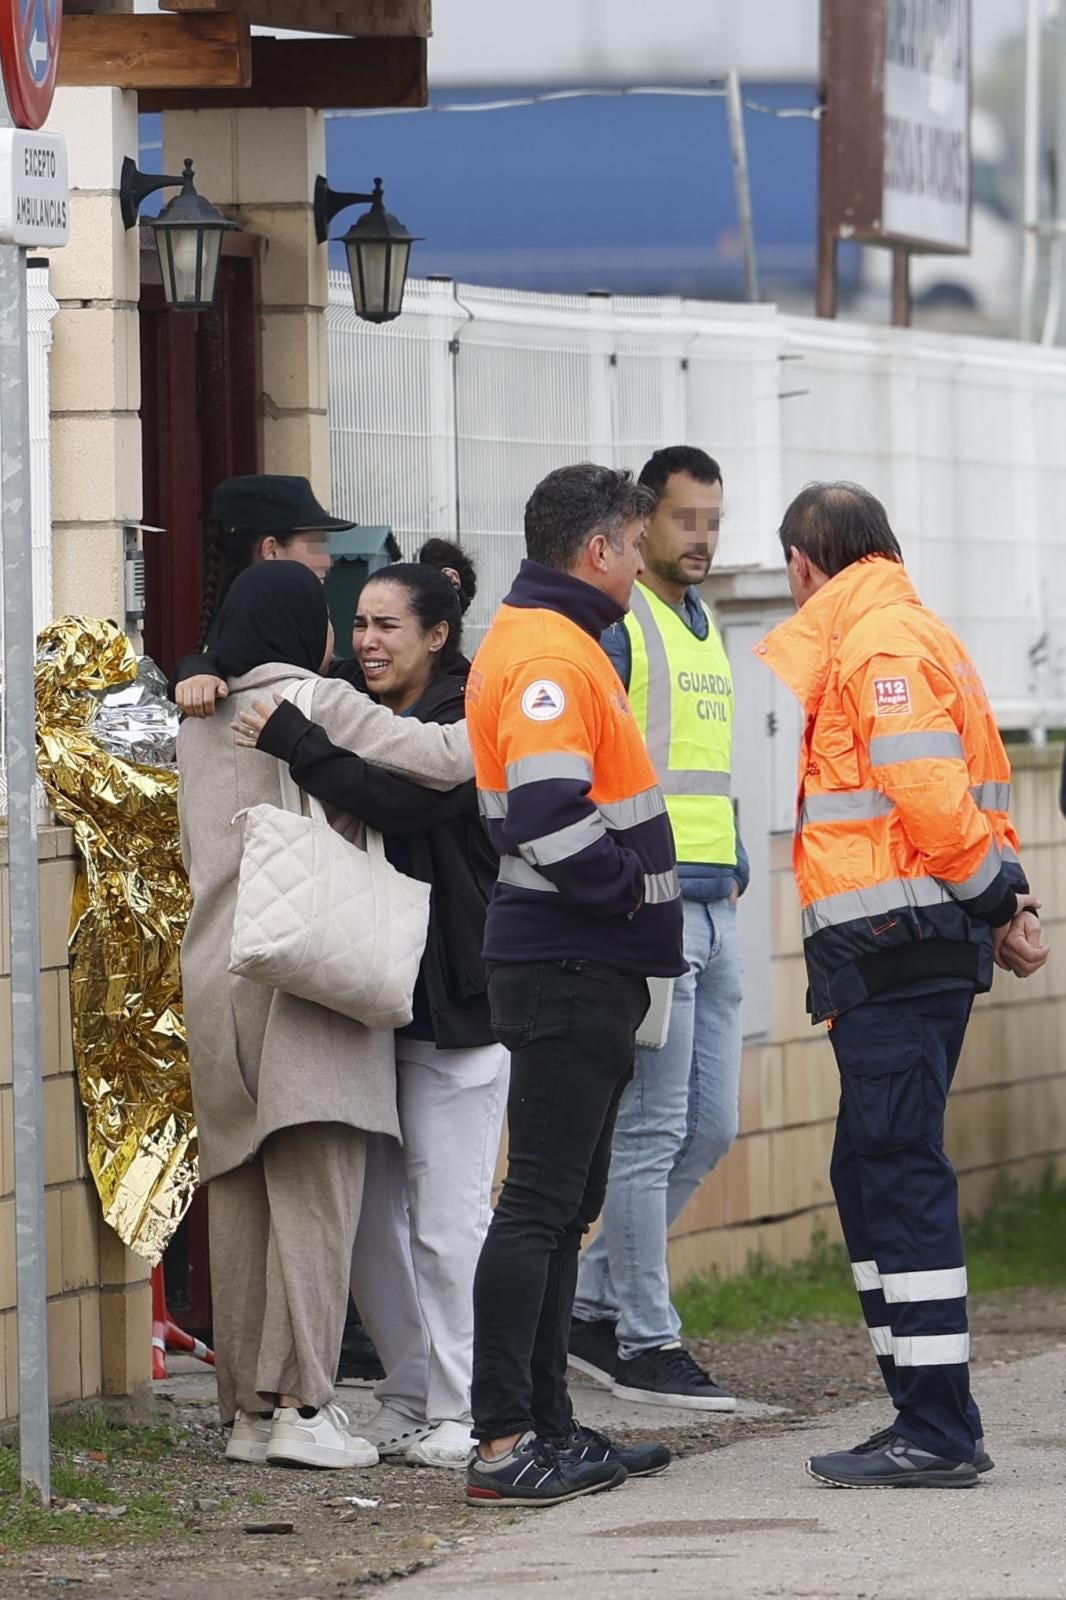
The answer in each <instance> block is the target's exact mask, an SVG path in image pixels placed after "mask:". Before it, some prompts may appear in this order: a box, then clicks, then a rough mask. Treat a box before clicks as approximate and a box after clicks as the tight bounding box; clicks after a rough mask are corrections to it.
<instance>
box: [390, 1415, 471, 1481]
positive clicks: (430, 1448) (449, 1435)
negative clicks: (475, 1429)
mask: <svg viewBox="0 0 1066 1600" xmlns="http://www.w3.org/2000/svg"><path fill="white" fill-rule="evenodd" d="M475 1443H476V1441H475V1439H474V1436H473V1434H472V1433H471V1432H470V1429H469V1427H468V1426H467V1424H466V1423H465V1422H438V1424H437V1426H436V1427H435V1428H434V1429H433V1431H432V1432H431V1433H427V1435H426V1437H425V1438H424V1439H419V1441H418V1443H417V1444H413V1445H412V1446H411V1448H410V1449H409V1450H408V1451H407V1452H406V1454H405V1455H404V1460H405V1461H406V1462H407V1464H408V1466H411V1467H451V1468H453V1469H456V1470H460V1469H462V1468H463V1467H465V1466H466V1465H467V1463H468V1461H469V1460H470V1452H471V1450H473V1448H474V1445H475Z"/></svg>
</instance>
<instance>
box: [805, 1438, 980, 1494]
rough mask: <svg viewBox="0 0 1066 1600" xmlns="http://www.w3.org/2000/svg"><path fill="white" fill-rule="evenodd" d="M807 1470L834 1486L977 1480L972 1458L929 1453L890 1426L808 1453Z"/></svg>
mask: <svg viewBox="0 0 1066 1600" xmlns="http://www.w3.org/2000/svg"><path fill="white" fill-rule="evenodd" d="M807 1471H808V1472H809V1473H810V1475H811V1477H812V1478H817V1479H818V1481H819V1483H828V1484H831V1485H832V1486H833V1488H835V1489H972V1488H973V1487H974V1485H975V1484H976V1482H977V1468H976V1467H975V1466H974V1464H973V1462H972V1461H948V1460H947V1459H946V1458H945V1457H944V1456H934V1455H931V1454H930V1452H929V1451H928V1450H919V1448H918V1446H917V1445H916V1444H911V1442H910V1440H909V1439H904V1438H902V1437H901V1436H900V1434H898V1433H895V1432H893V1430H892V1429H891V1428H887V1429H886V1430H885V1432H884V1433H883V1434H882V1435H877V1434H875V1435H874V1437H873V1438H872V1439H867V1440H866V1441H865V1443H864V1444H860V1445H856V1447H855V1449H854V1450H834V1451H832V1452H831V1454H829V1455H825V1456H811V1458H810V1460H809V1461H808V1462H807Z"/></svg>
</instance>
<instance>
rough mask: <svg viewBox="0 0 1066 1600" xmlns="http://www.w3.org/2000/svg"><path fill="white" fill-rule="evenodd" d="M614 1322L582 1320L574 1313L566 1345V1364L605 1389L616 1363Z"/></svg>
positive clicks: (609, 1385) (609, 1382)
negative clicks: (593, 1379)
mask: <svg viewBox="0 0 1066 1600" xmlns="http://www.w3.org/2000/svg"><path fill="white" fill-rule="evenodd" d="M614 1329H615V1325H614V1323H613V1322H610V1321H608V1320H607V1319H604V1320H603V1321H599V1322H582V1320H581V1318H580V1317H575V1318H574V1320H573V1322H571V1324H570V1349H569V1351H568V1354H567V1358H566V1359H567V1364H568V1366H571V1367H573V1368H575V1370H576V1371H578V1372H583V1373H584V1374H585V1376H586V1377H587V1378H595V1380H596V1382H597V1383H602V1384H604V1385H605V1386H606V1387H607V1388H608V1389H609V1388H610V1387H611V1385H612V1384H613V1382H614V1369H615V1367H616V1366H617V1364H618V1342H617V1340H616V1339H615V1336H614Z"/></svg>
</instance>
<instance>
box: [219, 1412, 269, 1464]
mask: <svg viewBox="0 0 1066 1600" xmlns="http://www.w3.org/2000/svg"><path fill="white" fill-rule="evenodd" d="M270 1427H271V1418H270V1417H269V1416H266V1417H257V1416H255V1414H254V1413H253V1414H252V1416H250V1417H246V1416H245V1414H244V1412H243V1411H238V1412H237V1415H236V1416H235V1417H234V1419H233V1427H232V1428H231V1429H230V1436H229V1438H228V1440H227V1441H226V1460H227V1461H247V1462H249V1463H250V1464H251V1465H253V1466H262V1464H263V1462H264V1461H265V1460H266V1458H267V1445H268V1444H269V1442H270Z"/></svg>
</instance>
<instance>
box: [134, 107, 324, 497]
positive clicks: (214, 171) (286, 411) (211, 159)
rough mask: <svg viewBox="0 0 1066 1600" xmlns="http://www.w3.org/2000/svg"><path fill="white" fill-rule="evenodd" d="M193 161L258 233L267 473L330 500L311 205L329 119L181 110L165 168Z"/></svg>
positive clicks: (212, 191) (318, 258)
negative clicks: (300, 479)
mask: <svg viewBox="0 0 1066 1600" xmlns="http://www.w3.org/2000/svg"><path fill="white" fill-rule="evenodd" d="M186 157H191V158H192V161H193V165H194V167H195V169H196V187H197V190H198V192H199V193H200V194H202V195H204V196H205V197H206V198H207V199H209V200H210V201H211V203H212V204H213V205H216V206H218V207H219V208H220V209H221V210H224V211H225V214H226V215H227V216H229V217H231V218H232V219H233V220H234V221H236V222H239V223H240V225H241V227H242V228H244V229H246V230H247V231H248V232H249V233H252V234H255V235H258V237H259V238H260V239H261V241H262V244H261V246H260V253H259V270H260V302H261V323H260V326H261V331H262V387H261V392H260V398H259V405H260V413H261V416H262V422H263V454H264V460H263V466H264V469H265V470H266V471H267V472H295V473H302V474H304V475H305V476H306V477H308V478H310V480H311V483H312V485H313V486H314V488H315V490H316V492H317V493H318V494H319V496H320V497H321V498H322V499H323V500H324V501H326V503H327V504H328V496H329V493H330V455H329V421H328V417H327V413H326V408H327V401H328V382H329V379H328V368H327V357H326V316H325V307H326V299H327V261H326V247H325V245H320V244H318V243H317V242H316V240H315V232H314V220H313V216H312V207H311V201H312V196H313V193H314V184H315V178H316V176H317V175H318V174H319V173H324V172H325V170H326V144H325V121H324V118H323V116H322V114H321V112H317V111H308V110H305V109H298V110H276V111H267V110H248V111H232V110H231V111H173V112H167V113H166V114H165V115H164V117H163V164H164V168H165V170H166V171H168V172H180V171H181V166H182V162H183V161H184V160H185V158H186Z"/></svg>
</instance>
